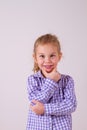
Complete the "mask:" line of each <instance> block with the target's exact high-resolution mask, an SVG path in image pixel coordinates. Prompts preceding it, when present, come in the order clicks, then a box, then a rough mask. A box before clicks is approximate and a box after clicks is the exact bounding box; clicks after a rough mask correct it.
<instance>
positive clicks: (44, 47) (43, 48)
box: [36, 44, 58, 53]
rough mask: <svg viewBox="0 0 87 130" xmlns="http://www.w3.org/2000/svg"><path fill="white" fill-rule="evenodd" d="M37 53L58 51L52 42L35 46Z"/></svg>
mask: <svg viewBox="0 0 87 130" xmlns="http://www.w3.org/2000/svg"><path fill="white" fill-rule="evenodd" d="M36 51H37V53H45V52H48V53H53V52H58V48H57V46H56V45H53V44H45V45H38V46H37V48H36Z"/></svg>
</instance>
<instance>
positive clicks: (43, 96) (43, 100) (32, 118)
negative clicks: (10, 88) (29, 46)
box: [27, 34, 76, 130]
mask: <svg viewBox="0 0 87 130" xmlns="http://www.w3.org/2000/svg"><path fill="white" fill-rule="evenodd" d="M33 57H34V69H33V70H34V74H33V75H30V76H29V77H28V88H27V89H28V97H29V101H30V108H29V115H28V121H27V130H72V117H71V113H72V112H74V111H75V109H76V96H75V91H74V81H73V79H72V77H70V76H69V75H64V74H61V73H59V71H58V70H57V67H58V63H59V61H60V59H61V57H62V53H61V47H60V42H59V40H58V39H57V37H56V36H55V35H51V34H46V35H43V36H41V37H39V38H38V39H37V40H36V42H35V44H34V52H33Z"/></svg>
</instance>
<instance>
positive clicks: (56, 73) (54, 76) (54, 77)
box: [43, 69, 61, 82]
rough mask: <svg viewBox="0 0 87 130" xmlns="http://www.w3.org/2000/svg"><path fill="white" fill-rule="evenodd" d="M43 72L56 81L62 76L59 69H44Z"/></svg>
mask: <svg viewBox="0 0 87 130" xmlns="http://www.w3.org/2000/svg"><path fill="white" fill-rule="evenodd" d="M43 74H44V76H45V77H46V78H50V79H52V80H54V81H56V82H57V81H58V80H59V79H60V78H61V75H60V73H58V72H57V69H53V71H52V72H50V73H47V72H46V71H43Z"/></svg>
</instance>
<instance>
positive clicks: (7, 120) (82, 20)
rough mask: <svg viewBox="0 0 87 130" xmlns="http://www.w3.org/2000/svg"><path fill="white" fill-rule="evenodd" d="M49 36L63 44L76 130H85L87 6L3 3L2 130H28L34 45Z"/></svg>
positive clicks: (66, 0) (77, 0)
mask: <svg viewBox="0 0 87 130" xmlns="http://www.w3.org/2000/svg"><path fill="white" fill-rule="evenodd" d="M45 33H52V34H56V35H57V36H58V37H59V39H60V42H61V46H62V52H63V58H62V60H61V62H60V64H59V71H60V72H61V73H65V74H69V75H71V76H72V77H73V78H74V80H75V91H76V95H77V101H78V107H77V110H76V112H75V113H73V114H72V115H73V130H87V101H86V98H87V96H86V93H87V92H86V91H87V83H86V82H87V58H86V56H87V0H21V1H20V0H0V130H25V129H26V122H27V114H28V98H27V97H28V95H27V90H26V86H27V76H28V75H30V74H31V73H32V68H33V59H32V52H33V44H34V41H35V40H36V38H37V37H38V36H40V35H42V34H45Z"/></svg>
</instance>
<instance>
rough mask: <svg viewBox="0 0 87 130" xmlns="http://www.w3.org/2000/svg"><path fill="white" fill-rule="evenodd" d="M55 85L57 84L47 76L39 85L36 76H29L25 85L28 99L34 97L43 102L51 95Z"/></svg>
mask: <svg viewBox="0 0 87 130" xmlns="http://www.w3.org/2000/svg"><path fill="white" fill-rule="evenodd" d="M57 87H58V84H57V83H56V82H55V81H53V80H51V79H49V78H46V79H45V82H44V83H43V84H41V85H40V82H39V81H38V80H37V78H35V77H33V76H30V77H29V78H28V87H27V90H28V97H29V100H30V101H32V100H33V99H34V100H38V101H40V102H42V103H44V104H45V103H47V102H48V100H49V99H50V98H51V97H52V96H53V94H54V91H55V90H56V88H57Z"/></svg>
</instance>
